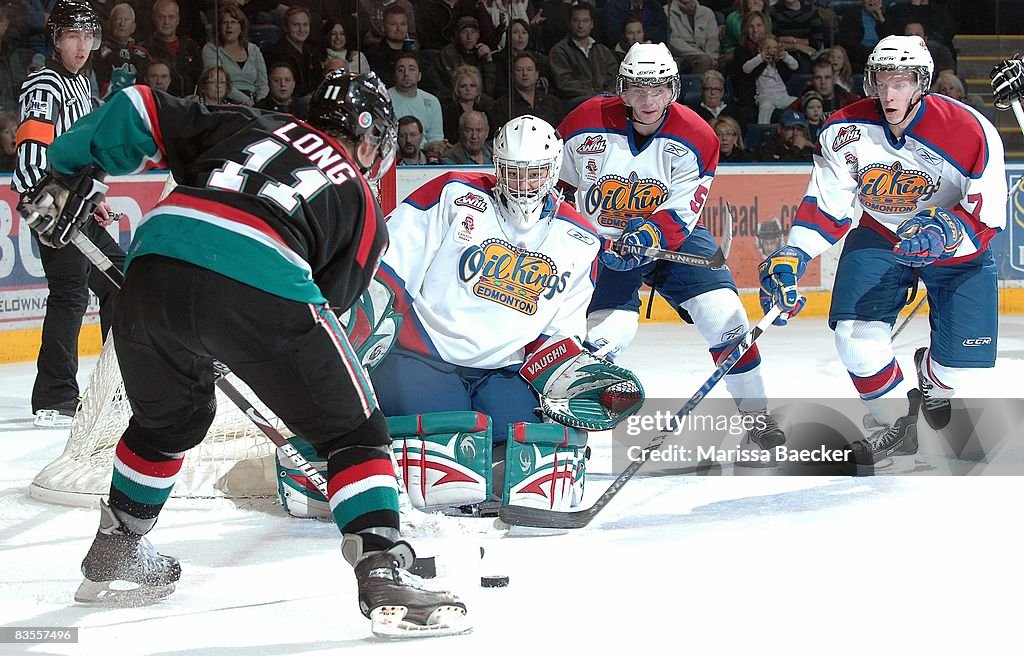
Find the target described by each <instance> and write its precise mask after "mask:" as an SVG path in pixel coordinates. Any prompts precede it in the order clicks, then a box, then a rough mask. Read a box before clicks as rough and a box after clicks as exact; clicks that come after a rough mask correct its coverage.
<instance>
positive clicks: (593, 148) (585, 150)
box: [576, 135, 608, 155]
mask: <svg viewBox="0 0 1024 656" xmlns="http://www.w3.org/2000/svg"><path fill="white" fill-rule="evenodd" d="M607 147H608V142H607V141H606V140H605V138H604V137H602V136H601V135H597V136H590V137H587V138H586V139H584V140H583V143H581V144H580V145H579V146H576V152H577V153H579V154H580V155H596V154H598V153H603V152H604V151H605V149H606V148H607Z"/></svg>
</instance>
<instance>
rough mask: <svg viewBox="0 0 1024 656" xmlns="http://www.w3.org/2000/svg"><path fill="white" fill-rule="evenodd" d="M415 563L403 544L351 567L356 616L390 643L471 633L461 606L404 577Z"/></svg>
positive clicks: (413, 578) (454, 599)
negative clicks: (356, 598)
mask: <svg viewBox="0 0 1024 656" xmlns="http://www.w3.org/2000/svg"><path fill="white" fill-rule="evenodd" d="M345 538H346V540H348V539H349V538H350V536H345ZM360 548H361V546H360ZM343 551H345V548H344V547H343ZM415 558H416V556H415V554H414V553H413V551H412V547H410V546H409V544H408V543H406V542H397V543H395V545H394V546H393V547H391V549H390V550H388V551H374V552H370V553H368V554H365V555H363V556H361V557H360V558H359V559H358V560H357V561H356V563H355V574H356V582H357V584H358V586H359V610H361V611H362V613H363V615H365V616H366V617H368V618H369V619H370V622H371V626H370V629H371V631H373V634H374V635H375V636H378V637H380V638H392V639H395V638H426V637H432V636H446V635H458V634H460V633H467V632H469V631H471V630H472V629H473V627H472V625H471V624H469V622H467V621H466V605H465V604H464V603H462V602H461V601H459V599H458V597H456V596H455V595H453V594H452V593H450V592H443V591H434V590H428V589H426V588H425V587H423V581H422V579H420V577H418V576H416V575H414V574H410V573H409V570H408V569H407V568H408V567H409V566H411V565H412V563H413V562H414V561H415Z"/></svg>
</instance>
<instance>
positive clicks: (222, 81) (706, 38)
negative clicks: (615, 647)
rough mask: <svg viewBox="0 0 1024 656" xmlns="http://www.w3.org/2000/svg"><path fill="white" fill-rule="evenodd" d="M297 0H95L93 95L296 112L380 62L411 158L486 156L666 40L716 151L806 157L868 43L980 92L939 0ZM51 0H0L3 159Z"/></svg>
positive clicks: (853, 78)
mask: <svg viewBox="0 0 1024 656" xmlns="http://www.w3.org/2000/svg"><path fill="white" fill-rule="evenodd" d="M294 1H295V2H296V4H291V5H287V4H283V2H282V1H281V0H129V1H128V2H117V1H116V0H91V4H92V6H93V8H94V9H95V10H96V11H97V13H98V14H99V16H100V17H101V20H102V21H103V24H104V29H103V40H102V45H101V47H100V49H99V50H98V51H97V52H95V53H94V54H93V57H92V60H91V73H90V74H91V76H92V79H93V85H94V97H95V100H96V102H97V103H101V102H103V100H104V99H106V98H109V97H110V95H111V94H113V93H115V92H116V91H117V90H119V89H121V88H124V87H125V86H128V85H131V84H138V83H142V84H147V85H150V86H152V87H154V88H157V89H160V90H162V91H166V92H167V93H170V94H173V95H176V96H181V97H186V98H191V99H194V100H196V101H198V102H202V103H204V104H207V105H215V104H224V103H233V104H241V105H249V106H256V107H260V108H264V109H271V110H275V111H281V112H288V113H292V114H294V115H295V116H297V117H299V118H302V117H303V116H304V114H305V110H306V104H307V102H306V100H307V97H308V95H309V94H310V93H311V92H312V90H313V89H314V88H315V87H316V85H317V84H318V83H319V81H320V80H321V79H322V78H323V75H324V73H325V71H328V70H332V69H336V68H343V69H348V70H355V71H362V70H368V69H369V70H373V71H375V72H376V73H377V75H378V76H379V77H380V78H381V80H382V81H383V82H384V83H385V84H386V86H387V87H388V88H389V92H390V95H391V98H392V100H393V102H394V105H395V108H396V113H397V115H398V116H400V117H402V121H401V122H400V127H401V129H400V130H399V145H400V149H401V150H400V152H401V162H400V163H402V164H406V165H413V164H431V163H440V162H445V163H487V162H488V161H489V158H490V148H489V140H490V139H491V138H492V137H493V136H494V131H495V130H496V128H497V127H499V126H501V125H503V124H504V123H505V122H506V121H508V120H509V119H511V118H514V117H516V116H520V115H523V114H527V113H528V114H534V115H537V116H540V117H542V118H544V119H545V120H547V121H548V122H550V123H552V124H555V125H557V124H558V123H559V122H560V121H561V120H562V118H563V117H564V116H565V114H566V113H567V112H568V111H571V110H572V109H573V108H574V107H576V106H577V105H578V104H579V103H581V102H583V101H584V100H586V99H587V98H590V97H592V96H593V95H595V94H599V93H607V92H613V91H614V87H615V78H616V75H617V72H618V64H619V62H620V61H621V60H622V58H623V56H624V55H625V53H626V51H627V50H628V49H629V47H630V46H631V45H632V44H634V43H637V42H643V43H648V42H664V43H665V44H666V45H668V46H669V48H670V50H671V51H672V52H673V54H674V56H675V57H676V59H677V63H678V64H679V68H680V72H681V73H682V74H683V78H684V83H683V85H682V86H683V93H682V95H681V96H680V98H679V99H678V101H679V102H681V103H684V104H686V105H688V106H690V107H691V108H692V109H693V110H695V111H696V112H697V114H699V115H700V116H701V117H702V118H703V119H704V120H706V121H708V122H709V123H711V124H712V125H713V126H714V128H715V130H716V132H718V134H719V137H720V139H721V141H722V152H721V159H722V161H724V162H747V161H768V162H773V161H809V159H810V152H811V149H810V147H809V145H808V144H810V143H813V141H814V139H815V138H816V136H817V132H818V130H820V128H821V124H822V122H823V121H824V120H825V119H826V118H827V117H828V116H829V114H831V113H832V112H835V111H837V110H838V109H840V108H842V107H844V106H846V105H848V104H850V103H851V102H854V101H856V100H857V99H859V98H860V95H859V93H860V88H859V86H860V80H861V74H862V71H863V66H864V61H865V59H866V57H867V54H868V53H869V52H870V51H871V48H872V47H873V45H874V44H875V43H877V42H878V40H879V39H881V38H882V37H884V36H886V35H888V34H916V35H920V36H921V37H922V38H925V39H926V40H927V43H928V46H929V48H930V49H931V51H932V56H933V58H934V59H935V63H936V76H935V80H934V83H935V86H934V87H933V90H934V91H935V92H938V93H944V94H947V95H951V96H953V97H956V98H958V99H960V100H962V101H963V102H965V103H967V104H972V105H974V106H976V107H980V103H978V102H977V99H976V98H974V97H973V96H971V95H970V94H968V93H967V91H966V89H965V88H964V83H963V80H962V79H961V78H959V77H957V74H956V60H955V56H954V53H955V49H954V48H953V36H954V32H955V25H954V22H953V18H952V15H951V13H950V10H949V8H948V7H947V6H946V4H945V2H942V1H940V0H597V1H596V3H595V4H588V3H585V2H579V1H578V0H331V1H330V2H327V1H325V0H294ZM54 2H55V0H0V127H3V130H4V133H3V134H4V138H3V143H2V144H0V146H2V147H0V165H2V166H3V167H4V168H3V170H9V166H10V164H9V160H10V154H9V153H8V150H9V144H8V137H7V133H8V131H10V130H9V129H8V127H7V126H9V125H10V124H11V123H12V122H13V123H16V122H17V115H16V114H17V106H18V89H19V88H20V85H21V82H22V81H23V80H24V79H25V77H26V75H28V74H29V72H30V71H31V70H34V68H37V67H39V66H41V65H42V63H43V62H44V61H45V57H46V56H47V55H49V54H50V53H49V51H48V50H47V48H48V46H47V43H46V41H47V39H46V37H45V30H44V25H45V16H46V11H47V9H48V8H50V7H51V6H52V5H53V4H54ZM284 2H287V0H284ZM12 134H13V133H12ZM12 139H13V137H12Z"/></svg>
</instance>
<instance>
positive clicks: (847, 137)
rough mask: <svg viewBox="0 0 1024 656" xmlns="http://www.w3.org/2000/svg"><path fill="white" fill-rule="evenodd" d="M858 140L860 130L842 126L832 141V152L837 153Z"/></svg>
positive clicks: (854, 127)
mask: <svg viewBox="0 0 1024 656" xmlns="http://www.w3.org/2000/svg"><path fill="white" fill-rule="evenodd" d="M859 139H860V128H858V127H857V126H856V125H844V126H843V127H841V128H839V132H837V133H836V138H835V139H833V140H832V152H834V153H838V152H839V151H840V150H841V149H842V148H843V146H848V145H850V144H852V143H853V142H854V141H857V140H859Z"/></svg>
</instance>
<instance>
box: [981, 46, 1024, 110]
mask: <svg viewBox="0 0 1024 656" xmlns="http://www.w3.org/2000/svg"><path fill="white" fill-rule="evenodd" d="M989 77H991V78H992V94H993V96H994V98H993V100H994V101H995V106H996V109H1003V110H1005V109H1009V108H1010V105H1011V104H1012V103H1013V101H1014V100H1021V98H1022V97H1024V61H1021V60H1020V59H1007V60H1006V61H1002V62H999V63H998V64H996V65H995V67H994V68H993V69H992V72H991V73H990V74H989Z"/></svg>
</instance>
